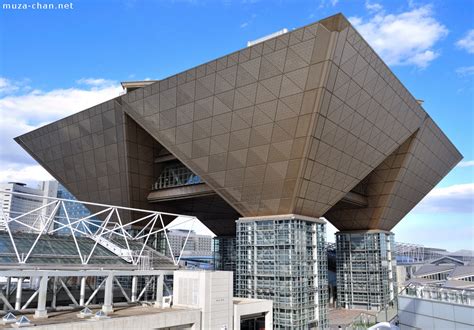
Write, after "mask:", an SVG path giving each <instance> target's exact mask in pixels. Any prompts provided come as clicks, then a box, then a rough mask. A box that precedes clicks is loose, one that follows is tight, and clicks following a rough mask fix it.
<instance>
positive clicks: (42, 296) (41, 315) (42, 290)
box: [34, 276, 48, 319]
mask: <svg viewBox="0 0 474 330" xmlns="http://www.w3.org/2000/svg"><path fill="white" fill-rule="evenodd" d="M38 290H39V292H38V307H36V310H35V315H34V318H35V319H45V318H47V317H48V315H47V313H48V312H47V311H46V298H47V294H48V276H42V277H41V280H40V284H39V289H38Z"/></svg>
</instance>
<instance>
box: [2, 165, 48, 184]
mask: <svg viewBox="0 0 474 330" xmlns="http://www.w3.org/2000/svg"><path fill="white" fill-rule="evenodd" d="M0 178H1V181H2V182H10V181H14V182H23V183H27V184H28V185H30V186H34V183H35V182H38V181H46V180H53V177H52V176H51V174H49V173H48V172H47V171H46V170H45V169H44V168H43V167H42V166H40V165H26V166H25V165H21V164H9V165H7V166H3V165H2V166H0Z"/></svg>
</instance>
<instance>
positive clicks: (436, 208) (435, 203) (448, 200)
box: [414, 165, 474, 214]
mask: <svg viewBox="0 0 474 330" xmlns="http://www.w3.org/2000/svg"><path fill="white" fill-rule="evenodd" d="M468 166H471V165H468ZM414 212H417V213H436V214H437V213H471V214H472V213H473V212H474V183H463V184H456V185H452V186H448V187H442V188H434V189H433V190H432V191H431V192H430V193H429V194H428V195H426V197H425V198H424V199H423V200H422V201H421V202H420V203H419V204H418V205H417V206H416V208H415V209H414Z"/></svg>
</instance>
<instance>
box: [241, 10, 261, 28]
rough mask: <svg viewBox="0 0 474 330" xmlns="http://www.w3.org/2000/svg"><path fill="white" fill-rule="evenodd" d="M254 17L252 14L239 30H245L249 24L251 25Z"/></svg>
mask: <svg viewBox="0 0 474 330" xmlns="http://www.w3.org/2000/svg"><path fill="white" fill-rule="evenodd" d="M256 17H257V14H255V13H253V14H252V15H251V16H250V18H249V19H248V20H247V21H245V22H243V23H242V24H240V28H241V29H245V28H246V27H248V26H249V25H250V24H252V23H253V21H255V18H256Z"/></svg>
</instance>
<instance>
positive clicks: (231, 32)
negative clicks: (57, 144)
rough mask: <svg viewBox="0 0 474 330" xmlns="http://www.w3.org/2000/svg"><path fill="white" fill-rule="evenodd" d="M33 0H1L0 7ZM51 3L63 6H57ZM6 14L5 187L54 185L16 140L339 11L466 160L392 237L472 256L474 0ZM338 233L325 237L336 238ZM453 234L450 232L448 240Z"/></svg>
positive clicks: (0, 99) (77, 5) (182, 4)
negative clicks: (134, 87)
mask: <svg viewBox="0 0 474 330" xmlns="http://www.w3.org/2000/svg"><path fill="white" fill-rule="evenodd" d="M6 2H9V3H19V2H21V3H30V4H33V3H36V2H37V1H28V0H22V1H18V0H11V1H7V0H2V2H1V3H2V4H4V3H6ZM45 2H49V3H64V2H66V1H61V2H57V1H52V0H47V1H45ZM72 5H73V9H70V10H33V9H27V10H5V9H2V8H0V116H1V117H0V118H1V119H0V139H1V140H0V141H1V144H0V181H7V180H11V179H15V180H23V181H26V182H33V181H35V180H38V179H43V178H45V179H46V178H48V174H47V173H45V171H44V170H42V169H41V168H40V167H39V166H38V165H37V164H36V163H35V162H34V161H33V160H32V159H31V158H30V157H29V156H28V155H27V154H26V153H25V152H24V151H23V150H22V149H21V148H19V147H18V146H17V145H16V144H15V143H13V142H12V140H11V139H12V138H13V137H14V136H17V135H20V134H22V133H25V132H27V131H29V130H31V129H33V128H35V127H38V126H41V125H43V124H45V123H49V122H51V121H54V120H56V119H59V118H62V117H64V116H65V115H68V114H70V113H74V112H77V111H79V110H82V109H85V108H87V107H89V106H92V105H94V104H96V103H98V102H101V101H103V100H106V99H110V98H112V97H115V96H117V95H118V94H119V93H120V90H121V89H120V86H119V82H120V81H126V80H142V79H161V78H164V77H167V76H169V75H171V74H174V73H177V72H180V71H183V70H185V69H187V68H189V67H192V66H196V65H198V64H200V63H203V62H206V61H208V60H211V59H213V58H216V57H219V56H221V55H224V54H227V53H229V52H232V51H235V50H238V49H240V48H243V47H245V45H246V42H247V41H248V40H254V39H257V38H259V37H262V36H264V35H266V34H270V33H272V32H275V31H278V30H281V29H282V28H288V29H293V28H296V27H300V26H302V25H306V24H309V23H311V22H313V21H316V20H318V19H321V18H324V17H326V16H328V15H332V14H334V13H337V12H342V13H343V14H344V15H346V17H348V18H349V19H350V20H351V22H352V23H353V24H354V25H355V26H356V27H357V29H358V30H359V31H360V32H361V34H362V35H363V36H364V37H365V38H366V39H367V40H368V42H369V43H370V44H371V45H372V46H373V47H374V48H375V50H376V51H377V52H378V53H379V54H380V55H381V56H382V58H383V59H384V60H385V61H386V62H387V64H388V65H389V66H390V68H391V69H392V70H393V71H394V73H395V74H396V75H397V76H398V77H399V79H400V80H401V81H402V83H403V84H405V86H406V87H407V88H408V89H409V90H410V91H411V93H412V94H413V95H415V97H417V98H419V99H423V100H425V103H424V108H425V109H426V110H427V111H428V113H429V114H430V115H431V116H432V117H433V118H434V120H435V121H436V122H437V123H438V125H439V126H440V127H441V128H442V129H443V130H444V132H445V133H446V134H447V135H448V137H449V138H450V139H451V140H452V141H453V142H454V144H455V145H456V146H457V147H458V148H459V150H460V151H461V153H462V154H463V155H464V161H463V162H462V163H461V165H459V166H457V167H456V168H455V169H454V170H453V171H452V172H451V173H450V174H449V175H448V176H447V177H446V178H445V179H444V180H443V181H441V182H440V184H439V185H438V186H437V187H436V188H435V189H434V190H433V192H432V193H430V194H429V195H428V197H426V198H425V200H423V201H422V202H421V203H420V205H419V206H417V207H416V208H415V209H414V210H413V211H412V212H411V213H410V214H409V215H407V216H406V218H405V219H404V220H402V221H401V223H400V224H399V225H397V226H396V227H395V229H394V232H395V234H396V235H397V236H396V240H398V241H404V242H416V243H422V244H425V245H429V246H440V247H445V248H447V249H450V250H456V249H461V248H470V249H474V241H473V233H474V216H473V204H474V150H473V148H474V147H473V146H474V133H473V124H474V96H473V95H474V19H473V18H474V2H473V1H471V0H466V1H451V0H450V1H448V0H445V1H440V0H432V1H404V0H401V1H365V0H360V1H356V0H351V1H348V0H313V1H297V0H291V1H290V0H288V1H284V0H280V1H263V0H262V1H258V0H240V1H232V0H224V1H217V0H215V1H205V0H187V1H186V0H182V1H180V0H174V1H172V0H169V1H168V0H161V1H152V0H147V1H145V0H123V1H119V0H116V1H112V0H102V1H97V0H87V1H86V0H81V1H79V0H77V1H72ZM332 232H333V230H332V229H331V228H330V230H329V234H330V236H331V237H329V239H330V240H332ZM447 234H449V235H447Z"/></svg>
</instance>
